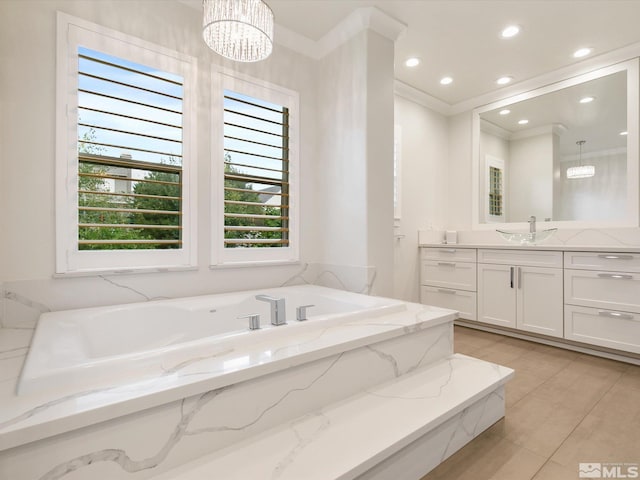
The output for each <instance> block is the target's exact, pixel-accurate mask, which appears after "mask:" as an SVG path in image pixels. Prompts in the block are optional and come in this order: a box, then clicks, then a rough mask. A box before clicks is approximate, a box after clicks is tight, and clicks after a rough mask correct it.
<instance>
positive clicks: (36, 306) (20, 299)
mask: <svg viewBox="0 0 640 480" xmlns="http://www.w3.org/2000/svg"><path fill="white" fill-rule="evenodd" d="M4 298H5V299H6V300H11V301H12V302H16V303H19V304H20V305H24V306H25V307H28V308H31V309H33V310H36V311H37V312H38V313H45V312H50V311H51V308H49V307H48V306H46V305H44V304H43V303H40V302H37V301H35V300H32V299H30V298H27V297H25V296H24V295H21V294H19V293H16V292H11V291H7V290H5V292H4Z"/></svg>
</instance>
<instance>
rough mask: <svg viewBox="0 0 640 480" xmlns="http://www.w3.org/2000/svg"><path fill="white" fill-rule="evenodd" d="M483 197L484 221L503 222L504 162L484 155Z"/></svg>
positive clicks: (504, 208)
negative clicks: (484, 177) (484, 178)
mask: <svg viewBox="0 0 640 480" xmlns="http://www.w3.org/2000/svg"><path fill="white" fill-rule="evenodd" d="M484 158H485V165H486V166H485V167H484V168H485V175H486V180H485V195H486V197H485V198H486V203H485V208H486V213H485V216H486V221H487V222H504V221H505V217H506V215H505V213H506V211H505V210H506V205H505V198H506V197H505V190H504V177H505V162H504V160H503V159H501V158H498V157H494V156H493V155H488V154H487V155H485V157H484Z"/></svg>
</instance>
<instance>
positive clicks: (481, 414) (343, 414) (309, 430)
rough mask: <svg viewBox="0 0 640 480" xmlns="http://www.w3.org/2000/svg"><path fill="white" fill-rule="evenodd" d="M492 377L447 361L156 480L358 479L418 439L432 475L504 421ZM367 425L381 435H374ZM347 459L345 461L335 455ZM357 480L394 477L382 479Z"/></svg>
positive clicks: (485, 368) (480, 366)
mask: <svg viewBox="0 0 640 480" xmlns="http://www.w3.org/2000/svg"><path fill="white" fill-rule="evenodd" d="M495 371H496V370H495V369H494V368H493V365H491V364H489V363H488V362H484V361H479V360H476V359H472V358H469V357H465V356H461V355H453V356H451V357H450V358H448V359H445V360H443V361H441V362H437V363H435V364H433V365H429V366H426V367H425V368H422V369H420V370H417V371H415V372H414V373H412V374H411V375H406V376H401V377H399V378H397V379H394V380H392V381H390V382H388V383H385V384H384V385H380V386H378V387H374V388H371V389H367V391H365V392H363V394H362V395H356V396H355V397H353V398H352V399H351V398H350V399H349V400H348V401H346V402H340V403H337V404H333V405H328V406H326V407H323V408H321V409H320V410H318V411H316V412H312V413H310V414H308V415H304V416H302V417H299V418H296V419H293V420H291V421H289V422H287V423H285V424H283V425H281V426H279V427H277V428H274V429H272V430H269V431H268V432H266V433H265V434H264V435H260V436H259V437H255V438H251V439H249V440H248V441H246V442H243V443H241V444H239V445H237V446H230V447H228V448H226V449H224V450H223V451H220V452H215V453H212V454H211V455H210V456H208V457H206V458H202V459H199V460H197V461H195V462H193V464H187V465H184V466H183V467H179V468H177V469H174V470H170V471H168V472H166V473H165V474H161V475H160V476H158V477H157V480H169V479H177V478H180V479H181V480H196V479H202V478H210V477H212V476H215V477H216V478H225V479H228V480H231V479H238V480H239V479H246V478H271V479H283V480H284V479H289V480H294V479H295V480H299V479H301V478H305V479H310V480H316V479H327V478H345V479H346V478H356V477H357V478H360V477H359V475H360V474H361V473H365V472H368V471H369V469H371V468H372V467H376V466H377V465H378V464H379V463H380V462H384V461H386V459H387V458H391V456H392V455H393V454H394V453H396V452H398V451H399V449H401V448H402V447H403V446H406V445H408V444H409V443H408V442H410V441H413V440H416V439H420V441H426V442H427V445H428V446H429V448H424V449H421V450H420V457H421V462H425V461H426V462H427V463H428V464H429V465H428V469H430V468H433V466H435V465H437V464H438V463H440V462H442V461H443V460H444V459H445V458H447V457H448V456H449V455H451V454H452V453H453V452H455V451H456V450H458V449H459V448H460V447H461V446H463V445H464V444H466V443H468V442H469V441H470V440H471V439H473V438H475V437H476V436H477V435H478V434H479V433H480V432H481V431H483V430H484V429H486V428H488V427H489V426H490V425H491V424H493V423H494V422H495V421H496V420H497V419H499V418H500V417H502V416H503V415H504V396H503V394H502V388H503V387H502V386H503V385H504V382H506V381H507V380H508V379H509V378H510V377H511V375H512V374H513V371H512V370H510V369H506V368H501V369H500V375H497V376H493V373H492V372H495ZM443 377H444V378H445V379H446V380H445V381H444V383H442V382H441V380H442V378H443ZM434 380H438V389H437V390H438V393H437V394H433V392H432V393H430V394H428V395H427V394H425V390H433V388H431V387H430V385H431V384H432V382H433V381H434ZM372 425H375V427H376V429H378V430H379V431H381V432H384V435H372V434H371V426H372ZM407 438H411V439H413V440H407ZM423 438H424V439H425V440H422V439H423ZM345 451H348V452H349V455H341V453H344V452H345ZM246 459H251V460H250V461H247V460H246ZM327 459H331V461H326V460H327ZM425 459H426V460H425ZM398 468H402V467H398ZM401 471H402V470H401ZM154 478H155V477H154ZM362 478H376V479H380V478H384V479H388V478H392V477H391V476H389V475H386V476H385V475H384V472H383V473H382V474H379V475H375V474H372V475H369V474H365V475H363V476H362Z"/></svg>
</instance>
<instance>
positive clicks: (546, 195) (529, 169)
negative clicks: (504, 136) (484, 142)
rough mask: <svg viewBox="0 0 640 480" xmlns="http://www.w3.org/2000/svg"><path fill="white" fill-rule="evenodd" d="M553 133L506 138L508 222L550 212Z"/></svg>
mask: <svg viewBox="0 0 640 480" xmlns="http://www.w3.org/2000/svg"><path fill="white" fill-rule="evenodd" d="M553 137H554V135H553V134H551V133H545V134H542V135H534V136H531V137H525V138H518V139H512V140H511V141H510V142H509V157H508V165H509V166H508V175H509V180H508V183H509V197H508V201H507V203H508V205H509V207H508V212H509V214H508V217H507V221H508V222H526V221H527V220H528V219H529V217H530V216H531V215H535V216H536V217H537V218H538V220H539V221H542V220H544V219H545V218H551V217H552V216H553V158H554V156H553Z"/></svg>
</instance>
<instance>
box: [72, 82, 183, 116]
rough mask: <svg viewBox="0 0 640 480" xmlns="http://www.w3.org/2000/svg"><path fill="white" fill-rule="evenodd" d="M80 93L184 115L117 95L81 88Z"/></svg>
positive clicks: (170, 109)
mask: <svg viewBox="0 0 640 480" xmlns="http://www.w3.org/2000/svg"><path fill="white" fill-rule="evenodd" d="M78 92H81V93H87V94H89V95H97V96H98V97H102V98H108V99H110V100H118V101H120V102H125V103H130V104H131V105H138V106H141V107H147V108H154V109H156V110H161V111H163V112H169V113H178V114H180V115H182V111H180V110H174V109H173V108H167V107H159V106H158V105H152V104H150V103H144V102H140V101H137V100H131V99H129V98H123V97H118V96H116V95H109V94H106V93H102V92H97V91H93V90H87V89H84V88H79V89H78ZM80 107H81V105H80Z"/></svg>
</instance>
